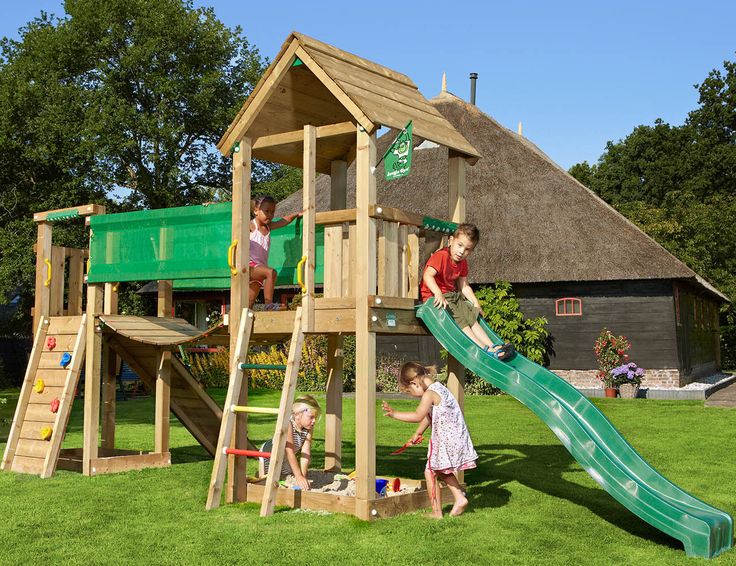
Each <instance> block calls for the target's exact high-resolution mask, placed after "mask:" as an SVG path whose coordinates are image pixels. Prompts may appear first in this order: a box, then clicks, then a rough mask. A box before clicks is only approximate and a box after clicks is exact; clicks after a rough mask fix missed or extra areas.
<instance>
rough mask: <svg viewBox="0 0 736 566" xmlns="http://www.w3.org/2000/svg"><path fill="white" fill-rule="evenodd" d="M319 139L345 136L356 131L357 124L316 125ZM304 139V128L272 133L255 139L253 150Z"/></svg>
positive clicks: (299, 141)
mask: <svg viewBox="0 0 736 566" xmlns="http://www.w3.org/2000/svg"><path fill="white" fill-rule="evenodd" d="M316 130H317V134H316V138H317V139H325V138H331V137H334V136H344V135H346V134H351V135H352V134H354V133H355V124H353V123H352V122H340V123H339V124H329V125H327V126H317V127H316ZM303 141H304V130H303V129H302V130H294V131H291V132H283V133H281V134H272V135H270V136H261V137H259V138H255V139H254V140H253V150H254V151H255V150H258V149H263V148H264V147H274V146H279V145H286V144H290V143H301V142H303Z"/></svg>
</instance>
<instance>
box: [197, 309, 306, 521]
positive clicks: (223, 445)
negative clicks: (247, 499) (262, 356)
mask: <svg viewBox="0 0 736 566" xmlns="http://www.w3.org/2000/svg"><path fill="white" fill-rule="evenodd" d="M252 328H253V314H252V313H251V312H250V311H248V310H247V309H244V310H243V316H241V318H240V328H239V330H238V340H237V342H236V356H235V357H234V363H233V367H232V368H231V370H230V384H229V385H228V390H227V397H226V398H225V407H224V408H223V411H222V423H221V425H220V436H219V437H218V441H217V451H216V452H215V462H214V464H213V467H212V477H211V478H210V488H209V493H208V494H207V504H206V508H207V509H208V510H209V509H214V508H216V507H218V506H219V505H220V499H221V496H222V488H223V483H224V481H225V470H226V469H227V456H228V455H235V456H244V457H247V456H260V455H262V454H261V453H260V452H257V451H254V450H237V449H233V448H228V446H227V443H228V442H230V441H231V439H232V433H233V429H234V427H235V417H236V414H237V413H239V412H245V413H261V414H275V415H277V418H276V432H275V435H274V438H273V447H272V450H271V453H270V464H269V469H268V476H267V478H266V489H265V491H264V493H263V501H262V503H261V516H266V515H271V514H273V509H274V506H275V504H276V493H277V491H278V481H279V476H280V472H281V465H282V463H283V461H284V450H285V448H286V439H287V434H288V432H289V431H290V427H289V422H290V420H289V417H290V415H291V406H292V404H293V403H294V395H295V394H296V384H297V375H298V373H299V364H300V362H301V357H302V345H303V343H304V331H303V329H302V307H298V308H297V309H296V315H295V317H294V329H293V332H292V334H291V342H290V344H289V356H288V358H287V362H286V367H285V368H284V369H285V371H286V375H285V378H284V385H283V387H282V389H281V401H280V402H279V408H278V409H273V408H263V407H239V406H237V405H236V402H237V400H238V399H239V397H240V391H241V388H242V387H243V372H244V371H245V369H244V367H245V366H246V365H247V364H245V361H246V357H247V352H248V343H249V341H250V334H251V331H252Z"/></svg>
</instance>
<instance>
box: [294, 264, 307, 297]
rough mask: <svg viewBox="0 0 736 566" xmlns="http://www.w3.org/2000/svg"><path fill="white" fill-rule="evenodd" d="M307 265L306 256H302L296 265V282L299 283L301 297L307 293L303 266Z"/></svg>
mask: <svg viewBox="0 0 736 566" xmlns="http://www.w3.org/2000/svg"><path fill="white" fill-rule="evenodd" d="M305 263H307V256H305V255H303V256H302V259H300V260H299V263H298V264H297V265H296V282H297V283H299V287H301V288H302V295H305V294H306V293H307V286H306V285H305V284H304V274H303V269H304V264H305Z"/></svg>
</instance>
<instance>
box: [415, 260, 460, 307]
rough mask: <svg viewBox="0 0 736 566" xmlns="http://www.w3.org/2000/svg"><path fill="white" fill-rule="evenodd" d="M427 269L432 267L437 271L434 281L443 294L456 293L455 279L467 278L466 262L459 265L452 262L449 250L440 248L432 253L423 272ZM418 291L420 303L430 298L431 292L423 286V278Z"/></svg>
mask: <svg viewBox="0 0 736 566" xmlns="http://www.w3.org/2000/svg"><path fill="white" fill-rule="evenodd" d="M428 267H434V268H435V269H436V270H437V275H435V276H434V280H435V282H436V283H437V286H438V287H439V288H440V291H442V293H443V294H444V293H449V292H451V291H457V287H456V281H457V278H458V277H467V276H468V262H467V261H466V260H464V259H463V260H461V261H460V262H459V263H455V262H454V261H452V258H451V257H450V248H442V249H441V250H437V251H436V252H434V253H433V254H432V255H431V256H430V258H429V260H428V261H427V265H425V266H424V270H425V271H426V270H427V268H428ZM420 291H421V295H422V302H424V301H426V300H427V299H428V298H429V297H431V296H432V291H430V289H429V287H427V286H426V285H425V284H424V277H422V284H421V286H420Z"/></svg>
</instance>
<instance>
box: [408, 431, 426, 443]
mask: <svg viewBox="0 0 736 566" xmlns="http://www.w3.org/2000/svg"><path fill="white" fill-rule="evenodd" d="M422 438H423V437H422V435H421V434H419V433H416V432H415V433H414V434H413V435H412V437H411V439H409V442H411V443H412V444H419V443H420V442H421V441H422Z"/></svg>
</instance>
